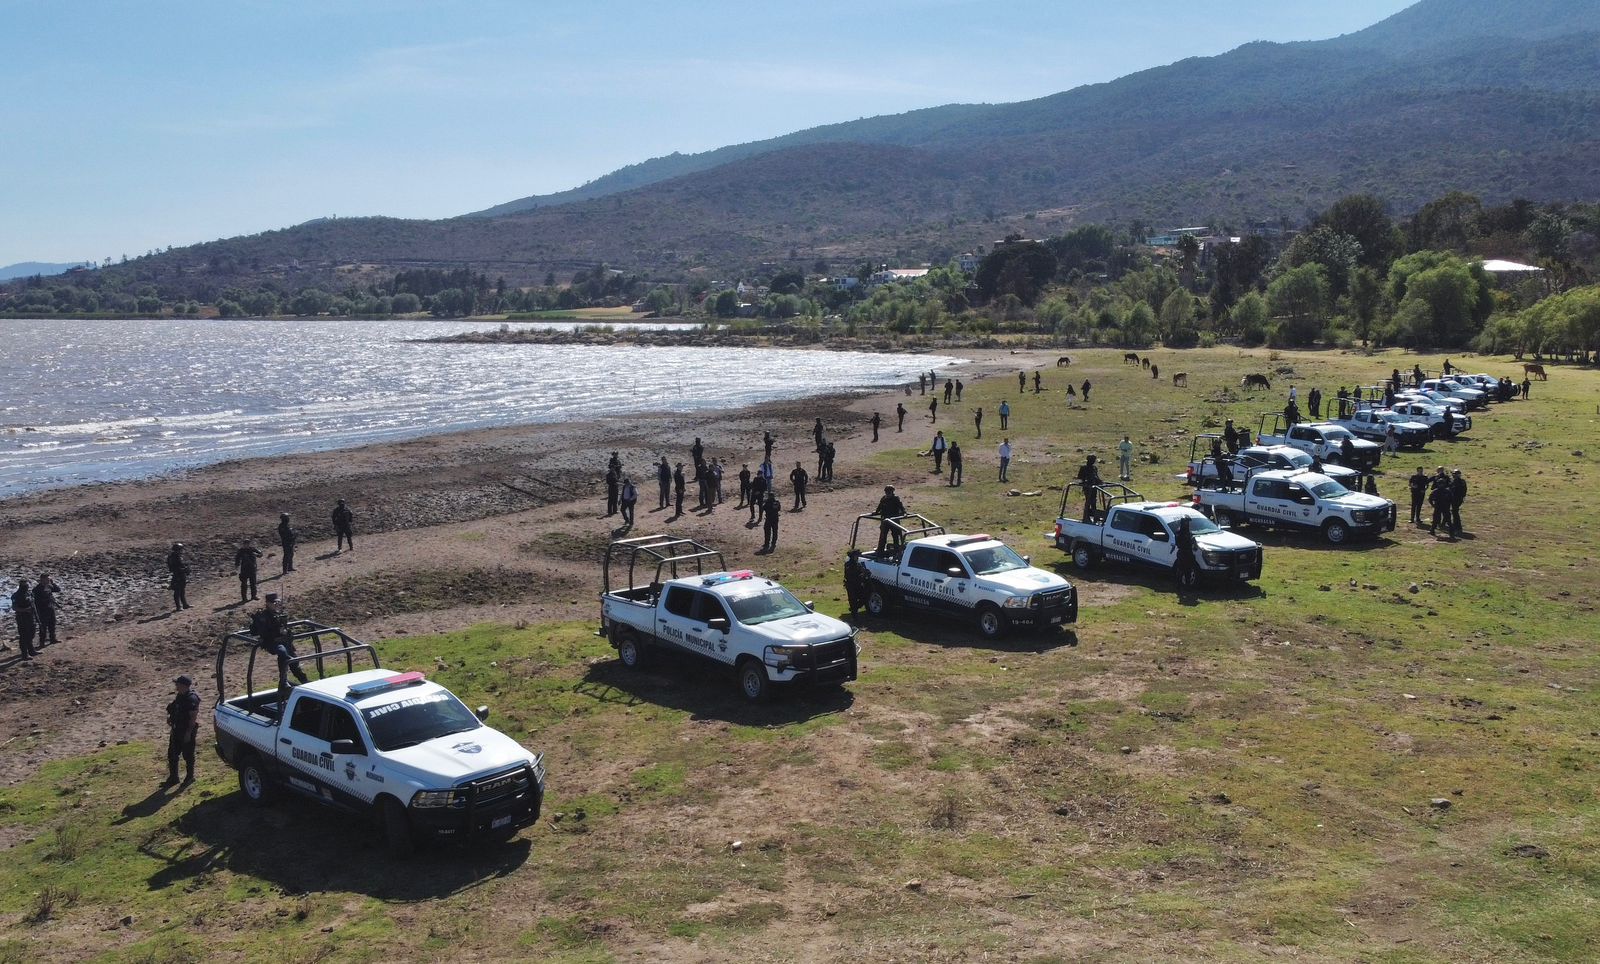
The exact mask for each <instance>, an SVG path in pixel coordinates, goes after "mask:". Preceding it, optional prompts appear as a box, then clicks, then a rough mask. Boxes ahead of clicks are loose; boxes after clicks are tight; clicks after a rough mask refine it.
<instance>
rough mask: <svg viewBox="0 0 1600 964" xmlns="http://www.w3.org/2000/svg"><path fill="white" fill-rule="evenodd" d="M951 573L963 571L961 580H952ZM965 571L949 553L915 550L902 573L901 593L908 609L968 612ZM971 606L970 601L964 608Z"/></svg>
mask: <svg viewBox="0 0 1600 964" xmlns="http://www.w3.org/2000/svg"><path fill="white" fill-rule="evenodd" d="M951 569H960V570H961V572H962V575H961V576H960V577H952V576H951V575H950V570H951ZM966 571H967V570H966V567H965V566H963V565H962V564H961V559H960V557H959V556H957V555H956V554H955V553H954V552H951V551H950V550H949V549H941V548H939V547H937V546H913V547H912V549H911V553H910V555H909V556H908V557H907V560H906V563H905V565H904V566H903V567H901V570H900V591H901V593H902V595H903V596H904V597H905V601H906V603H907V604H908V605H912V606H917V607H920V608H923V609H954V608H965V607H964V606H963V604H962V602H961V601H960V600H963V599H965V596H966V588H967V585H966V584H967V580H966V575H965V573H966ZM970 605H972V603H971V601H967V602H966V603H965V606H970Z"/></svg>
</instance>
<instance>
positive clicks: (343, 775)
mask: <svg viewBox="0 0 1600 964" xmlns="http://www.w3.org/2000/svg"><path fill="white" fill-rule="evenodd" d="M288 631H289V632H290V634H291V635H292V638H293V639H294V641H295V645H296V647H297V648H298V649H299V650H300V651H301V652H302V653H303V654H304V655H301V656H298V657H296V658H295V659H294V660H293V662H294V663H295V664H296V665H298V666H300V667H302V668H305V667H307V666H308V664H311V665H314V666H315V668H316V670H317V672H318V674H319V675H320V674H321V673H322V672H323V671H324V670H325V669H327V668H329V666H330V664H340V665H341V666H342V668H343V669H344V670H346V671H345V672H343V673H339V674H337V675H325V676H322V678H320V679H314V680H312V681H310V682H307V683H301V684H299V685H298V686H292V687H289V688H287V689H286V690H280V689H279V688H278V687H277V686H276V685H273V686H272V687H271V688H268V689H261V690H257V689H255V688H254V677H255V671H256V666H255V660H256V653H257V652H258V651H259V650H258V646H257V640H256V639H255V637H254V636H251V635H250V634H248V633H245V632H235V633H230V634H228V635H227V636H226V637H224V639H223V643H222V647H221V649H220V650H219V651H218V654H217V692H218V694H222V693H225V692H228V689H227V687H228V685H229V680H228V678H227V666H226V662H227V657H228V655H229V652H230V650H234V651H237V650H240V649H241V648H244V649H247V650H248V660H247V669H246V671H245V685H244V695H242V696H236V697H234V698H233V699H229V700H226V701H220V697H219V702H218V703H217V705H216V708H215V710H214V711H213V713H212V721H213V725H214V726H215V728H216V737H217V754H218V755H219V756H221V757H222V759H223V761H224V762H226V763H227V764H228V765H229V766H231V767H233V768H234V769H235V770H237V771H239V789H240V790H241V791H243V793H244V796H245V798H246V799H247V800H249V801H250V802H251V803H256V804H261V803H265V802H267V801H269V800H270V799H271V798H272V797H273V796H274V794H275V793H277V792H278V791H279V790H280V789H286V790H288V791H290V792H292V793H296V794H299V795H300V796H304V797H307V798H309V799H312V800H316V801H317V802H319V803H322V804H324V805H327V806H332V807H337V808H340V809H344V810H348V811H352V812H354V813H357V814H361V815H365V816H370V817H373V818H374V819H375V820H376V821H377V823H378V825H379V827H380V829H381V830H382V831H383V835H384V839H385V841H386V842H387V844H388V847H389V850H390V852H391V853H393V854H395V855H396V856H403V855H406V854H409V853H410V852H411V851H412V849H413V847H414V846H415V844H416V842H417V841H418V840H419V839H444V840H462V839H466V838H469V837H480V836H490V837H507V836H510V835H512V834H514V833H516V831H517V830H518V829H519V828H521V827H525V826H527V825H529V824H532V823H535V822H536V821H538V819H539V810H540V808H541V807H542V806H543V803H544V792H545V766H544V758H543V756H542V755H541V754H538V753H534V752H531V751H529V750H527V749H525V748H524V747H523V746H522V745H521V744H519V743H517V741H515V740H513V739H511V738H510V737H509V736H506V735H505V734H504V733H501V732H500V731H498V730H496V729H494V728H493V727H490V726H487V725H485V724H484V722H483V721H484V719H485V718H486V717H487V716H488V715H489V710H488V707H483V706H480V707H478V709H477V710H476V711H473V710H469V709H467V707H466V706H465V705H463V704H462V702H461V701H460V700H459V699H457V698H456V697H455V696H454V695H453V694H451V692H450V691H449V690H447V689H445V688H444V687H442V686H440V685H439V684H437V683H432V682H429V681H428V680H427V679H426V678H425V677H424V676H423V675H422V674H421V673H401V672H397V671H395V670H390V669H383V668H381V667H379V666H378V655H377V651H376V650H374V649H373V648H372V647H371V646H370V645H367V644H365V643H361V642H358V641H356V640H354V639H352V638H350V637H349V636H347V635H346V634H345V633H343V632H342V631H340V630H338V629H336V628H334V627H331V626H324V625H321V624H319V623H314V622H310V621H308V620H297V621H294V622H291V623H289V624H288ZM325 641H329V642H331V643H333V644H335V645H333V646H332V648H327V647H325V646H324V642H325ZM358 660H359V661H360V662H362V663H366V662H370V663H371V664H372V666H373V668H372V669H356V668H355V665H356V662H357V661H358ZM272 662H273V666H272V668H271V670H270V674H271V676H272V677H273V683H274V684H276V682H277V681H276V677H277V667H276V658H275V657H273V658H272ZM335 668H338V667H335Z"/></svg>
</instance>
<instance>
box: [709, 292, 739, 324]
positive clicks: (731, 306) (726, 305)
mask: <svg viewBox="0 0 1600 964" xmlns="http://www.w3.org/2000/svg"><path fill="white" fill-rule="evenodd" d="M711 313H712V314H714V315H716V316H717V317H718V318H733V317H735V316H737V315H738V314H739V292H737V291H734V290H733V289H732V288H725V289H723V290H722V291H719V292H717V293H716V295H715V296H714V297H713V298H712V299H711Z"/></svg>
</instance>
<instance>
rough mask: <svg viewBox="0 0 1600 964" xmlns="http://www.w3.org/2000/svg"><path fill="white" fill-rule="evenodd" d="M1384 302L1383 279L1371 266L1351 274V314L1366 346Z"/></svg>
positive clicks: (1357, 333)
mask: <svg viewBox="0 0 1600 964" xmlns="http://www.w3.org/2000/svg"><path fill="white" fill-rule="evenodd" d="M1382 303H1383V281H1382V279H1380V278H1379V277H1378V273H1377V272H1376V271H1374V270H1372V269H1371V268H1366V267H1361V268H1357V269H1356V270H1355V274H1353V275H1351V276H1350V316H1351V318H1352V319H1353V320H1354V321H1355V323H1356V335H1357V336H1358V337H1360V339H1361V344H1362V345H1363V346H1365V345H1366V344H1367V342H1368V341H1369V340H1370V339H1371V337H1372V322H1373V319H1374V318H1376V317H1377V315H1378V306H1379V305H1381V304H1382Z"/></svg>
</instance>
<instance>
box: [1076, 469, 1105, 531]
mask: <svg viewBox="0 0 1600 964" xmlns="http://www.w3.org/2000/svg"><path fill="white" fill-rule="evenodd" d="M1078 481H1079V482H1082V483H1083V521H1085V522H1088V521H1089V520H1090V518H1091V517H1092V516H1093V515H1094V503H1095V490H1096V487H1097V486H1099V485H1100V467H1099V466H1098V465H1096V464H1095V457H1094V456H1093V455H1091V456H1089V457H1088V458H1086V459H1084V460H1083V465H1081V466H1079V467H1078Z"/></svg>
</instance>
